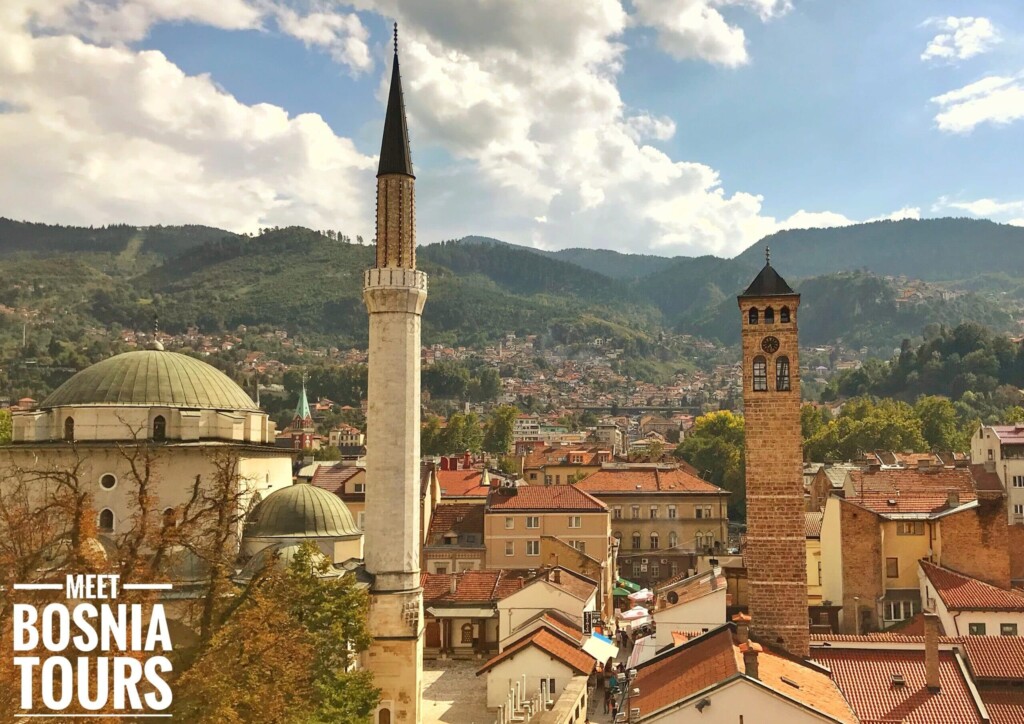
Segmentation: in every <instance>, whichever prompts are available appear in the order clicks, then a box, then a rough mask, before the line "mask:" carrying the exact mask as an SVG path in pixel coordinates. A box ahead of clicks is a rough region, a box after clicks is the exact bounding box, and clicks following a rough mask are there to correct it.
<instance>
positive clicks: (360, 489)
mask: <svg viewBox="0 0 1024 724" xmlns="http://www.w3.org/2000/svg"><path fill="white" fill-rule="evenodd" d="M352 487H353V488H354V490H353V492H356V493H365V492H366V483H353V484H352Z"/></svg>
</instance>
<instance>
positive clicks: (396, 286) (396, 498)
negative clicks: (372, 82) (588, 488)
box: [363, 24, 427, 724]
mask: <svg viewBox="0 0 1024 724" xmlns="http://www.w3.org/2000/svg"><path fill="white" fill-rule="evenodd" d="M414 182H415V177H414V176H413V174H412V160H411V156H410V152H409V132H408V129H407V127H406V123H405V106H404V103H403V101H402V81H401V76H400V75H399V72H398V26H397V24H396V25H395V57H394V65H393V67H392V70H391V92H390V95H389V96H388V110H387V116H386V117H385V120H384V140H383V142H382V143H381V148H380V165H379V167H378V169H377V261H376V264H375V266H374V267H373V268H372V269H369V270H367V271H366V273H365V276H364V279H363V300H364V301H365V302H366V309H367V311H369V313H370V347H369V380H368V389H367V400H368V403H369V408H368V410H367V413H366V437H367V450H366V481H367V485H366V518H365V521H366V533H365V551H366V552H365V560H366V570H367V572H368V573H370V574H372V575H373V577H374V582H373V585H372V586H371V588H370V617H369V627H370V634H371V635H372V636H373V643H372V644H371V646H370V648H369V650H368V651H367V652H366V659H365V661H366V665H367V667H368V668H369V669H370V670H371V671H373V673H374V684H375V685H376V686H378V687H380V689H381V691H382V693H381V704H380V708H379V709H378V711H377V714H376V715H375V717H374V722H379V723H380V724H384V723H385V722H409V723H410V724H411V723H412V722H418V721H419V720H420V716H421V711H420V709H421V699H422V691H421V690H422V681H423V663H422V662H423V591H422V589H421V588H420V561H419V553H420V543H421V540H420V516H419V505H420V495H419V487H420V316H421V314H422V313H423V304H424V302H426V300H427V276H426V274H424V273H423V272H421V271H417V270H416V224H415V200H414V196H413V184H414Z"/></svg>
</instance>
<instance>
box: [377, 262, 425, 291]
mask: <svg viewBox="0 0 1024 724" xmlns="http://www.w3.org/2000/svg"><path fill="white" fill-rule="evenodd" d="M378 287H402V288H406V289H421V290H423V291H424V292H425V291H427V275H426V274H425V273H424V272H421V271H419V270H418V269H403V268H402V267H384V268H382V269H381V268H377V267H374V268H373V269H367V270H366V271H365V272H363V290H364V291H366V290H369V289H373V288H378Z"/></svg>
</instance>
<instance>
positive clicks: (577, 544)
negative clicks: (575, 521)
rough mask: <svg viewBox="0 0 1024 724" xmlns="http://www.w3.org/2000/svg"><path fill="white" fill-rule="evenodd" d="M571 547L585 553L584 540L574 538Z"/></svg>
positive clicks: (585, 545)
mask: <svg viewBox="0 0 1024 724" xmlns="http://www.w3.org/2000/svg"><path fill="white" fill-rule="evenodd" d="M572 547H573V548H575V549H576V550H578V551H579V552H580V553H586V552H587V544H586V543H585V542H584V541H581V540H574V541H573V542H572Z"/></svg>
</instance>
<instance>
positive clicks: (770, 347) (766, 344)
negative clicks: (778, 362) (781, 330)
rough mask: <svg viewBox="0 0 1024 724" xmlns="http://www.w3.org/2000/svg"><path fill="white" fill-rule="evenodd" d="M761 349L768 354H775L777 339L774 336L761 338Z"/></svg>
mask: <svg viewBox="0 0 1024 724" xmlns="http://www.w3.org/2000/svg"><path fill="white" fill-rule="evenodd" d="M761 349H763V350H764V351H765V352H767V353H768V354H775V353H776V352H778V351H779V340H778V339H776V338H775V337H765V338H764V339H762V340H761Z"/></svg>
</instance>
